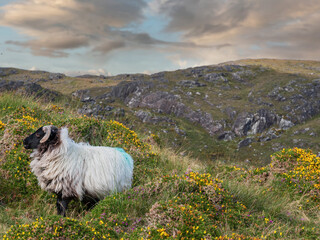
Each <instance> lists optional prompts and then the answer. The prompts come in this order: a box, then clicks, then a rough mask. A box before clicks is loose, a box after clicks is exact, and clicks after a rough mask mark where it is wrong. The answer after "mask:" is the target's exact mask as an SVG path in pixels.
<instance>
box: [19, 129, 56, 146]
mask: <svg viewBox="0 0 320 240" xmlns="http://www.w3.org/2000/svg"><path fill="white" fill-rule="evenodd" d="M50 131H51V132H50V136H49V138H48V140H46V141H45V142H49V141H50V140H52V139H55V138H56V135H57V133H58V128H57V127H55V126H52V127H51V130H50ZM45 135H46V133H45V131H43V127H41V128H39V129H38V130H37V131H35V132H34V133H32V134H31V135H30V136H28V137H26V138H25V139H24V140H23V146H24V147H25V148H26V149H36V148H38V147H39V146H40V144H41V143H42V141H41V140H43V138H44V137H45Z"/></svg>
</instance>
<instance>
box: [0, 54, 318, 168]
mask: <svg viewBox="0 0 320 240" xmlns="http://www.w3.org/2000/svg"><path fill="white" fill-rule="evenodd" d="M234 64H238V65H241V67H240V66H238V65H237V66H234ZM207 74H209V75H210V74H213V75H214V74H218V75H219V74H220V75H221V77H220V78H219V77H217V78H216V79H215V80H212V81H208V79H206V75H207ZM319 78H320V62H319V61H299V60H278V59H246V60H239V61H234V62H229V63H224V64H219V65H211V66H204V67H199V68H188V69H180V70H177V71H168V72H161V73H157V74H154V75H146V74H123V75H118V76H109V77H104V76H81V77H68V76H65V75H63V74H57V73H48V72H43V71H26V70H19V69H12V68H8V69H3V70H2V73H1V79H2V80H4V81H23V82H28V83H31V82H32V83H37V84H40V85H41V86H42V87H43V88H45V89H50V90H54V91H58V92H61V93H63V94H65V96H67V97H68V98H69V99H71V98H73V99H74V100H75V101H74V103H76V105H77V106H78V108H82V107H83V106H85V107H84V108H86V107H87V108H88V109H99V108H100V109H102V111H101V116H102V117H104V118H105V119H106V120H111V119H112V120H113V119H116V120H117V121H120V122H122V123H124V124H125V125H126V126H128V127H130V129H132V130H134V131H137V132H140V133H143V134H145V135H150V132H151V133H153V134H156V135H157V136H158V137H159V140H160V145H161V146H166V147H170V148H172V149H174V151H175V152H177V153H179V154H182V155H190V156H192V157H193V158H198V159H201V160H204V161H208V160H211V161H224V162H229V163H232V162H235V161H237V162H239V161H242V162H248V161H249V162H250V163H251V164H255V165H256V166H262V165H265V164H266V163H269V162H270V157H269V155H270V154H272V153H273V152H275V151H278V150H281V149H282V148H290V147H291V146H299V147H302V148H310V149H312V150H313V151H314V152H319V151H320V145H319V144H318V140H317V139H318V138H317V136H319V135H320V125H319V121H320V118H319V117H320V116H319V109H320V108H319V106H320V105H319V104H318V102H319V101H318V98H313V99H314V102H313V103H310V102H311V100H310V99H308V98H307V97H306V96H308V95H309V94H308V93H310V94H312V93H315V92H316V91H313V92H312V90H314V89H312V86H313V85H315V84H316V82H319V80H318V79H319ZM1 79H0V80H1ZM122 81H125V82H127V83H132V82H144V83H146V82H148V83H151V84H154V85H152V87H150V88H149V89H148V88H144V86H146V85H148V84H145V85H143V84H142V85H141V86H139V88H138V89H139V90H138V92H139V91H142V93H141V96H143V95H147V94H149V93H154V92H157V91H162V92H168V93H170V94H172V95H174V96H178V98H177V99H178V100H177V102H180V103H183V104H184V105H185V106H186V107H187V108H189V109H190V110H192V111H195V112H196V113H199V112H200V113H202V115H201V114H199V115H201V117H200V118H199V119H198V122H197V120H196V121H193V122H192V121H191V120H190V118H189V119H188V118H186V117H181V116H177V115H175V114H173V113H170V114H166V113H164V112H163V111H162V110H163V109H157V108H156V107H154V108H148V107H141V106H139V107H131V106H128V102H129V100H132V99H134V98H136V99H138V98H139V96H138V94H137V95H135V96H134V97H133V98H131V97H132V96H133V95H134V93H131V95H130V94H129V96H125V97H123V98H119V97H118V98H115V99H110V98H108V97H106V95H107V94H108V93H110V91H112V88H111V87H112V86H113V87H114V86H119V85H121V84H120V83H121V82H122ZM183 81H197V82H198V83H200V85H197V86H193V87H190V86H188V85H183V84H181V82H183ZM201 84H202V85H201ZM123 85H124V84H123ZM204 85H205V86H204ZM141 89H142V90H141ZM78 90H84V91H85V92H86V93H83V94H84V95H86V96H87V95H88V97H89V98H91V100H92V101H88V102H86V101H84V102H81V101H80V99H81V94H79V95H78V97H80V98H77V97H74V95H72V93H74V92H76V91H78ZM126 90H127V89H122V92H124V93H125V92H126ZM119 92H121V90H119ZM75 95H76V94H75ZM270 96H271V97H270ZM272 96H273V97H272ZM124 98H127V101H124ZM279 98H281V99H280V100H279ZM308 104H309V105H308ZM306 105H307V107H306ZM301 106H302V108H300V109H299V110H298V112H294V110H295V109H298V107H301ZM105 108H109V109H112V110H103V109H105ZM261 109H263V110H267V111H270V112H273V113H276V114H277V115H278V116H279V117H283V118H284V119H286V120H292V121H293V122H294V123H295V124H296V126H294V127H293V128H291V129H289V130H288V131H277V128H278V126H277V124H274V125H273V126H272V129H274V130H276V133H277V136H276V137H275V138H273V139H272V140H271V141H260V138H261V135H263V136H262V137H265V136H266V135H267V132H268V130H269V129H265V130H264V132H263V133H259V134H256V135H248V136H238V135H237V136H233V137H232V140H228V141H223V140H222V141H221V140H218V139H217V138H218V137H219V135H220V134H222V133H225V132H228V131H229V132H232V131H233V129H232V128H233V126H234V124H235V121H236V119H237V117H238V116H239V115H241V114H243V113H250V114H255V113H257V111H259V110H261ZM119 110H121V111H123V115H121V114H118V113H119ZM140 110H141V111H145V112H146V113H149V114H150V116H151V117H154V118H165V119H167V120H163V121H158V122H156V123H154V122H143V121H141V119H139V118H138V117H137V116H136V113H137V112H138V111H140ZM121 111H120V113H121ZM312 111H313V112H317V114H318V115H312V117H310V116H307V117H306V118H305V119H303V120H302V121H300V122H295V120H296V119H295V117H296V116H301V115H303V114H305V113H306V112H308V113H309V112H312ZM293 112H294V113H293ZM89 114H90V113H89ZM99 114H100V113H99ZM206 114H207V115H210V116H212V120H213V121H217V122H219V123H221V125H222V126H223V129H221V131H218V132H217V133H216V134H215V135H210V134H209V133H208V131H207V130H206V129H205V128H204V127H203V126H200V125H201V124H200V122H202V125H205V122H206V120H207V119H205V118H204V116H205V115H206ZM93 115H94V114H93ZM185 115H188V114H187V113H186V114H185ZM189 115H192V114H189ZM194 118H195V119H196V117H194ZM201 118H202V119H201ZM291 118H292V119H291ZM246 137H250V138H252V139H253V143H252V144H251V145H250V146H247V147H244V148H241V149H239V148H238V144H239V142H240V141H242V140H244V139H245V138H246Z"/></svg>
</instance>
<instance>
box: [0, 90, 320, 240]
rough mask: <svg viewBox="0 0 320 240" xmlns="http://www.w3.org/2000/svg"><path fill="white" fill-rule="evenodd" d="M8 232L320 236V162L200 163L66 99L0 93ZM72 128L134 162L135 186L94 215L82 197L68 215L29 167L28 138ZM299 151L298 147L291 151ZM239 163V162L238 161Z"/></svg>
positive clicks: (292, 154)
mask: <svg viewBox="0 0 320 240" xmlns="http://www.w3.org/2000/svg"><path fill="white" fill-rule="evenodd" d="M0 109H1V112H0V142H1V149H0V159H1V164H0V181H1V188H0V196H1V199H0V200H1V208H0V232H1V234H3V239H41V238H43V239H319V237H320V231H319V227H318V226H319V224H320V201H319V200H320V185H319V179H320V158H319V157H316V156H315V155H314V154H313V153H312V152H310V151H309V150H303V149H298V148H292V149H284V150H282V151H280V152H278V153H275V154H273V156H272V157H271V159H272V162H271V164H270V165H266V166H264V167H261V168H253V167H248V166H244V165H243V166H234V165H230V164H224V163H222V162H215V163H212V161H197V160H196V159H192V158H188V157H182V156H181V155H176V154H175V153H174V152H172V151H171V150H169V149H166V148H163V147H162V148H161V146H159V145H158V144H157V142H158V143H159V141H161V140H162V139H159V138H158V136H156V135H154V134H150V135H140V134H139V133H136V132H133V131H132V130H130V129H129V128H127V127H125V126H124V125H123V124H121V123H119V122H116V121H103V120H97V119H94V118H90V117H86V116H80V115H77V114H75V113H74V112H73V111H72V110H71V109H67V108H65V107H63V105H59V104H58V103H57V104H55V105H53V104H46V103H43V102H39V101H35V100H34V99H32V98H26V97H21V96H19V95H16V94H15V95H14V94H10V93H7V94H3V93H2V94H0ZM46 124H54V125H56V126H68V127H69V130H70V133H71V136H72V138H73V139H74V140H75V141H88V142H89V143H91V144H92V145H107V146H114V147H117V146H120V147H123V148H124V149H126V151H127V152H128V153H130V154H131V155H132V156H133V158H134V160H135V167H134V181H133V186H132V189H131V190H128V191H126V192H124V193H118V194H113V195H110V196H107V197H106V198H105V199H104V200H103V201H101V202H100V203H99V204H98V205H97V206H95V207H94V208H93V209H92V210H90V211H87V210H86V209H85V208H84V206H82V205H81V203H80V202H77V201H73V202H72V203H71V205H70V208H69V212H68V213H67V215H68V217H67V218H61V217H59V216H56V214H55V196H54V195H51V194H48V193H45V192H43V191H42V190H41V189H40V188H39V187H38V185H37V181H36V178H35V177H34V175H33V174H32V173H31V172H30V168H29V162H30V158H29V154H30V151H29V150H25V149H24V148H23V146H22V144H21V143H22V140H23V138H24V137H25V136H27V135H29V134H30V133H32V132H33V131H34V130H36V129H37V128H39V127H40V126H42V125H46ZM292 147H294V146H292ZM234 162H237V159H234Z"/></svg>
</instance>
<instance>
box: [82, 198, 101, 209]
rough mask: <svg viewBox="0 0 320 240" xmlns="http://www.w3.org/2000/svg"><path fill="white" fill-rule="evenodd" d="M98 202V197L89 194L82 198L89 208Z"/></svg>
mask: <svg viewBox="0 0 320 240" xmlns="http://www.w3.org/2000/svg"><path fill="white" fill-rule="evenodd" d="M98 202H99V199H98V198H93V197H90V196H88V195H86V196H85V197H84V199H83V200H82V203H83V204H84V205H85V206H86V209H87V210H90V209H92V208H93V207H94V206H95V205H96V204H97V203H98Z"/></svg>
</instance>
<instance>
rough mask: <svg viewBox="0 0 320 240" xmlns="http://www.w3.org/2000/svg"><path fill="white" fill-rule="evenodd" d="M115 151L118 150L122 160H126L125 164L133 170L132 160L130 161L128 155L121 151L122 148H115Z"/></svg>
mask: <svg viewBox="0 0 320 240" xmlns="http://www.w3.org/2000/svg"><path fill="white" fill-rule="evenodd" d="M116 150H118V151H119V152H120V153H121V154H122V156H123V157H124V159H125V160H126V163H127V164H128V166H129V167H130V168H133V159H132V157H131V156H130V155H129V154H128V153H126V152H125V151H124V150H123V148H116Z"/></svg>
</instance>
